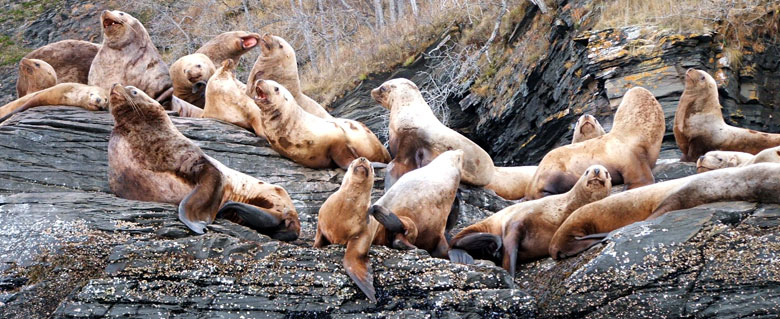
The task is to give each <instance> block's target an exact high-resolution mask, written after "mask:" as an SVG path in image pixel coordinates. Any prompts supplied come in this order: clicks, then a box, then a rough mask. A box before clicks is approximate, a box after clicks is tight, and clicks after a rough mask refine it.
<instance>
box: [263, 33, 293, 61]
mask: <svg viewBox="0 0 780 319" xmlns="http://www.w3.org/2000/svg"><path fill="white" fill-rule="evenodd" d="M260 44H261V45H260V51H262V54H263V56H264V57H266V58H277V59H280V60H289V59H291V58H293V59H294V58H295V50H294V49H293V47H292V46H291V45H290V43H288V42H287V41H286V40H285V39H282V38H281V37H278V36H275V35H273V34H270V33H265V34H263V36H262V37H261V38H260Z"/></svg>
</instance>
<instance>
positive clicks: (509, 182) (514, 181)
mask: <svg viewBox="0 0 780 319" xmlns="http://www.w3.org/2000/svg"><path fill="white" fill-rule="evenodd" d="M535 172H536V166H512V167H499V166H496V171H495V172H494V173H493V177H492V178H491V181H490V184H487V185H485V188H487V189H489V190H492V191H494V192H495V193H496V195H498V196H501V197H502V198H504V199H508V200H518V199H522V198H523V197H525V190H526V188H527V187H528V183H530V182H531V179H532V178H533V177H534V173H535Z"/></svg>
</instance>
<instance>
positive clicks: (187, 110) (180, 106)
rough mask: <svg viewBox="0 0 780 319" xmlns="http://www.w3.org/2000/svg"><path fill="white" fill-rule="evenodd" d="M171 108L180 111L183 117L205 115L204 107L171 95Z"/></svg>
mask: <svg viewBox="0 0 780 319" xmlns="http://www.w3.org/2000/svg"><path fill="white" fill-rule="evenodd" d="M170 110H171V111H174V112H176V113H178V114H179V116H181V117H203V109H201V108H199V107H197V106H195V105H192V104H190V103H189V102H187V101H185V100H182V99H180V98H178V97H176V96H172V97H171V106H170Z"/></svg>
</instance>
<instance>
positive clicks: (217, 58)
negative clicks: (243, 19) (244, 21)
mask: <svg viewBox="0 0 780 319" xmlns="http://www.w3.org/2000/svg"><path fill="white" fill-rule="evenodd" d="M258 41H260V35H259V34H257V33H250V32H246V31H230V32H225V33H222V34H219V35H217V36H216V37H214V38H213V39H211V40H209V42H206V44H204V45H203V46H202V47H200V49H198V51H195V53H202V54H205V55H206V56H208V57H209V59H211V61H212V62H214V65H220V64H222V62H224V61H225V60H228V59H230V60H233V62H235V63H236V64H238V62H239V59H241V56H242V55H244V53H247V52H249V50H252V48H254V47H256V46H257V44H258Z"/></svg>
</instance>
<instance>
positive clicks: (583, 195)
mask: <svg viewBox="0 0 780 319" xmlns="http://www.w3.org/2000/svg"><path fill="white" fill-rule="evenodd" d="M611 190H612V183H611V178H610V176H609V171H607V169H606V168H605V167H604V166H601V165H593V166H590V167H588V169H587V170H585V173H584V174H582V177H580V179H579V180H578V181H577V183H576V184H575V185H574V187H573V188H572V189H571V190H569V191H568V192H566V193H564V194H558V195H551V196H547V197H544V198H540V199H537V200H532V201H527V202H522V203H519V204H515V205H512V206H509V207H507V208H504V209H502V210H501V211H499V212H497V213H495V214H493V215H491V216H490V217H488V218H486V219H484V220H482V221H480V222H478V223H476V224H473V225H471V226H469V227H466V228H465V229H463V230H462V231H460V233H458V234H457V235H455V237H453V239H452V240H451V241H450V243H451V244H450V252H449V255H450V260H452V261H453V262H459V263H473V261H474V260H473V258H472V255H476V256H477V258H481V259H493V260H501V261H502V265H503V267H504V269H506V270H507V271H509V273H510V274H511V275H512V277H514V275H515V267H516V265H517V262H518V261H520V262H530V261H533V260H536V259H539V258H542V257H546V256H548V251H549V250H548V248H549V245H550V239H552V237H553V235H554V234H555V231H556V230H557V229H558V226H560V225H561V224H562V223H563V221H564V220H566V218H568V217H569V215H570V214H571V213H572V212H574V210H576V209H577V208H580V207H582V206H583V205H586V204H589V203H592V202H595V201H597V200H600V199H603V198H605V197H607V195H609V193H610V191H611Z"/></svg>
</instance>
